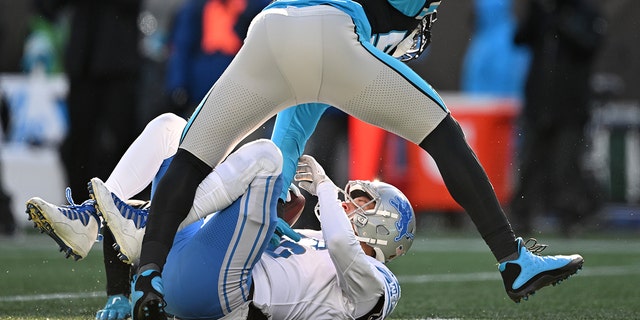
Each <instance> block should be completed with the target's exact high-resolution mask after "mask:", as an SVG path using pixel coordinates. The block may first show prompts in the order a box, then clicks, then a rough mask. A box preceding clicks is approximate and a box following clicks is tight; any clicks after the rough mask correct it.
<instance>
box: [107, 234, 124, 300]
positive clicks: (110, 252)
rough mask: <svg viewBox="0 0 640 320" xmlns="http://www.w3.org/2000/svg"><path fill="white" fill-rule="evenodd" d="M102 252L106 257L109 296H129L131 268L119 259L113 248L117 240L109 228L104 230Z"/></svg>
mask: <svg viewBox="0 0 640 320" xmlns="http://www.w3.org/2000/svg"><path fill="white" fill-rule="evenodd" d="M102 236H103V238H102V250H103V256H104V270H105V275H106V278H107V296H113V295H116V294H122V295H125V296H127V297H128V296H129V292H131V290H130V286H131V285H130V277H131V266H130V265H128V264H126V263H124V262H122V261H121V260H120V259H118V253H117V252H116V250H115V249H114V248H113V244H114V243H115V239H114V238H113V234H112V233H111V230H109V228H108V227H104V228H103V229H102Z"/></svg>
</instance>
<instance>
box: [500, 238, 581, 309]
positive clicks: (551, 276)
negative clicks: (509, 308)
mask: <svg viewBox="0 0 640 320" xmlns="http://www.w3.org/2000/svg"><path fill="white" fill-rule="evenodd" d="M517 241H518V258H517V259H515V260H510V261H506V262H502V263H500V264H499V265H498V269H499V270H500V273H501V274H502V280H503V282H504V287H505V289H506V290H507V294H508V295H509V298H511V300H513V301H515V302H516V303H517V302H520V300H521V299H524V300H527V299H528V297H529V295H532V294H534V293H535V292H536V291H537V290H538V289H541V288H542V287H545V286H548V285H556V284H557V283H559V282H561V281H562V280H564V279H566V278H568V277H569V276H571V275H573V274H575V273H576V272H578V270H579V269H582V263H583V262H584V260H583V259H582V256H580V255H578V254H573V255H570V256H561V255H557V256H541V255H539V253H540V252H541V251H542V250H544V249H545V248H546V247H547V246H546V245H542V244H538V243H537V241H536V240H535V239H529V240H527V241H526V242H525V241H523V240H522V238H518V239H517Z"/></svg>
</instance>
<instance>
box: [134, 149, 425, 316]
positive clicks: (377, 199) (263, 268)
mask: <svg viewBox="0 0 640 320" xmlns="http://www.w3.org/2000/svg"><path fill="white" fill-rule="evenodd" d="M258 143H260V144H262V145H260V146H257V147H259V148H269V147H268V145H269V144H271V145H272V147H271V150H273V152H272V153H269V152H264V151H263V152H262V153H263V154H265V155H267V156H269V157H271V159H270V160H269V161H265V160H264V158H263V161H262V163H263V164H261V165H260V164H257V163H258V161H256V162H255V163H256V164H253V166H255V165H258V166H259V167H261V168H263V169H262V170H261V171H257V170H253V171H254V172H256V173H255V174H254V175H255V177H254V178H253V180H252V181H251V183H250V184H249V186H248V188H247V190H246V192H245V193H244V194H243V195H242V196H241V197H240V198H239V199H238V200H236V201H234V202H233V204H232V205H231V206H229V207H228V208H226V209H224V210H222V211H220V212H218V213H217V214H215V215H213V216H212V217H211V219H209V220H207V221H206V222H204V224H203V223H200V222H197V223H194V224H191V225H189V226H187V227H186V228H185V229H183V230H181V231H179V232H178V233H177V234H176V237H175V240H174V244H173V246H172V248H171V251H170V253H169V256H168V257H167V264H166V265H165V268H164V270H163V272H162V277H163V280H164V282H163V283H164V288H163V289H164V294H165V298H166V302H167V306H166V311H167V313H169V314H171V315H174V316H176V317H178V318H180V319H219V318H222V317H224V316H226V317H228V318H233V319H236V318H237V319H247V318H250V319H253V317H257V318H262V319H266V318H267V317H269V318H270V319H354V318H360V317H364V316H370V317H371V318H369V319H384V318H385V317H386V316H387V315H388V314H390V313H391V312H392V311H393V309H394V307H395V306H396V304H397V303H398V300H399V298H400V286H399V283H398V280H397V279H396V277H395V276H394V275H393V274H392V273H391V271H390V270H389V269H388V268H387V267H386V266H385V265H384V263H385V262H387V261H389V260H391V259H393V258H395V257H397V256H401V255H403V254H404V253H405V252H406V251H407V250H408V249H409V247H410V246H411V243H412V241H413V238H414V232H415V216H414V213H413V210H412V208H411V205H410V204H409V202H408V200H407V198H406V197H405V196H404V195H403V194H402V193H401V192H400V191H399V190H398V189H397V188H395V187H393V186H391V185H389V184H386V183H382V182H368V181H350V182H349V184H348V186H347V188H346V192H345V201H343V202H341V201H340V199H339V191H340V189H339V188H337V187H336V186H335V184H334V183H333V182H332V181H331V180H330V179H329V178H328V177H327V176H326V175H325V173H324V170H323V169H322V167H321V166H320V165H319V164H318V163H317V162H316V161H315V159H313V158H312V157H310V156H302V157H301V159H300V166H299V168H300V170H299V172H298V174H297V175H296V180H299V181H300V187H301V188H304V189H306V190H307V191H309V192H310V193H311V194H314V195H317V196H318V202H319V214H318V215H319V219H320V222H321V231H313V230H296V231H298V232H300V234H301V235H302V239H301V240H300V241H298V242H297V243H296V242H294V241H292V240H291V239H290V238H288V237H283V239H282V241H281V242H280V244H279V245H278V246H275V247H274V246H269V240H270V239H271V235H272V233H273V231H274V229H275V225H276V221H277V220H276V219H277V215H276V212H275V205H276V202H277V198H278V197H277V194H276V193H277V190H279V188H280V186H278V184H279V183H281V178H280V177H279V173H280V171H279V170H272V169H270V168H280V167H281V161H282V159H281V157H280V156H279V154H278V153H279V152H277V151H278V149H277V148H276V147H275V145H273V144H272V143H271V142H270V141H268V140H262V141H259V142H258ZM248 148H255V147H254V146H247V150H246V151H247V152H248V151H249V150H248ZM239 152H242V151H241V150H239V151H237V152H236V153H235V154H237V153H239ZM251 154H255V152H251ZM232 155H233V154H232ZM233 161H234V159H231V158H229V159H227V160H225V162H223V163H222V165H225V164H230V163H231V162H233ZM245 163H250V162H249V161H245ZM265 163H266V164H269V165H268V166H267V165H266V164H265ZM240 167H242V166H236V168H240ZM267 167H269V169H268V168H267ZM219 169H220V166H217V167H216V169H215V170H219ZM215 170H214V171H215ZM243 171H244V170H243ZM251 175H252V174H249V175H248V176H247V175H246V174H243V175H241V176H242V178H243V179H246V178H247V177H250V176H251ZM223 180H224V179H223ZM226 181H227V182H229V183H232V179H227V180H226ZM243 181H246V180H243ZM229 183H226V184H224V186H229V185H230V184H229ZM383 229H384V230H386V232H382V230H383ZM354 230H355V232H354ZM356 234H357V235H356ZM147 272H148V274H149V275H152V274H153V273H157V271H153V270H148V271H147ZM145 278H149V276H147V277H145ZM151 278H153V276H151ZM133 294H136V292H135V291H134V293H133ZM251 301H252V302H251ZM247 314H251V316H248V315H247ZM150 317H153V315H150Z"/></svg>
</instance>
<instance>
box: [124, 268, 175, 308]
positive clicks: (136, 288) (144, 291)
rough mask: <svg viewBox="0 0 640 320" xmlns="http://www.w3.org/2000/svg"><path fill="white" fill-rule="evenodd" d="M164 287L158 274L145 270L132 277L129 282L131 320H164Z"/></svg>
mask: <svg viewBox="0 0 640 320" xmlns="http://www.w3.org/2000/svg"><path fill="white" fill-rule="evenodd" d="M163 291H164V287H163V285H162V277H161V275H160V272H158V271H156V270H146V271H144V272H142V273H141V274H136V275H135V276H133V281H132V282H131V305H132V306H133V308H132V310H131V315H132V317H133V320H142V319H147V320H164V319H167V315H166V313H165V312H164V308H165V307H166V305H167V304H166V302H165V301H164V293H163Z"/></svg>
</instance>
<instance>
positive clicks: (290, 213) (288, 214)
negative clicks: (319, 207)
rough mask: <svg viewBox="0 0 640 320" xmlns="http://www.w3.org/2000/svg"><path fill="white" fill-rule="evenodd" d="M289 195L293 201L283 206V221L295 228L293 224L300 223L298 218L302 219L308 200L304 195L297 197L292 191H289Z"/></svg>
mask: <svg viewBox="0 0 640 320" xmlns="http://www.w3.org/2000/svg"><path fill="white" fill-rule="evenodd" d="M289 195H290V196H291V200H290V201H289V202H285V204H284V206H283V214H284V217H283V219H284V221H286V222H287V223H288V224H289V225H290V226H293V224H294V223H296V221H298V218H300V214H302V210H304V204H305V203H306V202H307V200H306V199H305V197H304V196H303V195H300V196H296V195H295V194H294V193H293V191H291V190H289Z"/></svg>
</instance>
